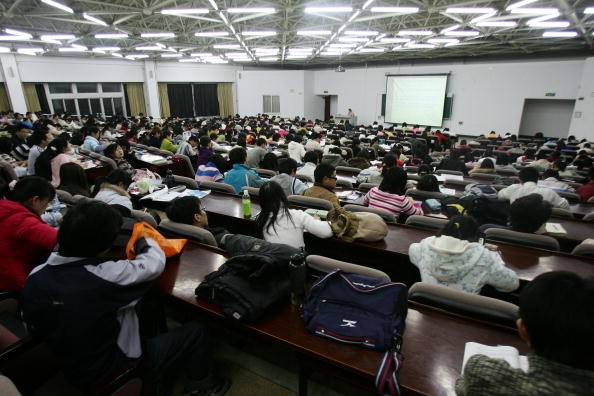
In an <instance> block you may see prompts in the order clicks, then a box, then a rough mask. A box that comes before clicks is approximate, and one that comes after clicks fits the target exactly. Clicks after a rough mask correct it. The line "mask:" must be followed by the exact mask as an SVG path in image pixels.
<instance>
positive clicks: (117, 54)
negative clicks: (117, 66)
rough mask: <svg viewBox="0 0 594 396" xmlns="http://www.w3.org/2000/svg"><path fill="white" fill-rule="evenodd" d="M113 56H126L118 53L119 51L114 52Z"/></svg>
mask: <svg viewBox="0 0 594 396" xmlns="http://www.w3.org/2000/svg"><path fill="white" fill-rule="evenodd" d="M111 56H115V57H116V58H123V57H124V55H122V54H120V53H117V52H114V53H112V54H111Z"/></svg>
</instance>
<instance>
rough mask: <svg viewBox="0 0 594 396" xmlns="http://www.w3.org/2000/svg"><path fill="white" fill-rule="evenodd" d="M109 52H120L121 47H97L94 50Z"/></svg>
mask: <svg viewBox="0 0 594 396" xmlns="http://www.w3.org/2000/svg"><path fill="white" fill-rule="evenodd" d="M95 50H97V51H108V52H115V51H119V50H120V47H95V48H93V51H95Z"/></svg>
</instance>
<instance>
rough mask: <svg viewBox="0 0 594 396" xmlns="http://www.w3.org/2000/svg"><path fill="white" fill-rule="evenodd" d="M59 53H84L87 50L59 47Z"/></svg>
mask: <svg viewBox="0 0 594 396" xmlns="http://www.w3.org/2000/svg"><path fill="white" fill-rule="evenodd" d="M58 51H59V52H86V51H87V48H86V47H85V48H80V47H60V48H58Z"/></svg>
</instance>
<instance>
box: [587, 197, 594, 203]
mask: <svg viewBox="0 0 594 396" xmlns="http://www.w3.org/2000/svg"><path fill="white" fill-rule="evenodd" d="M586 202H587V203H594V197H590V198H588V200H587V201H586Z"/></svg>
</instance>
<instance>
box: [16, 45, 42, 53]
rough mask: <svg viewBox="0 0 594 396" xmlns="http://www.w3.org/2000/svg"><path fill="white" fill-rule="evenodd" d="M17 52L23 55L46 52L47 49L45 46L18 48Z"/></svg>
mask: <svg viewBox="0 0 594 396" xmlns="http://www.w3.org/2000/svg"><path fill="white" fill-rule="evenodd" d="M17 52H18V53H19V54H23V55H37V54H41V53H44V52H45V50H44V49H43V48H33V47H32V48H17Z"/></svg>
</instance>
